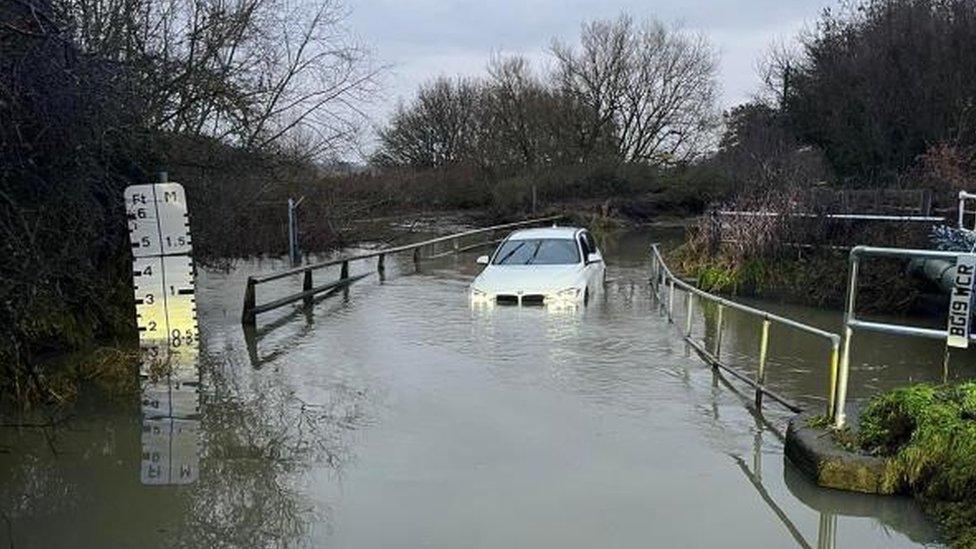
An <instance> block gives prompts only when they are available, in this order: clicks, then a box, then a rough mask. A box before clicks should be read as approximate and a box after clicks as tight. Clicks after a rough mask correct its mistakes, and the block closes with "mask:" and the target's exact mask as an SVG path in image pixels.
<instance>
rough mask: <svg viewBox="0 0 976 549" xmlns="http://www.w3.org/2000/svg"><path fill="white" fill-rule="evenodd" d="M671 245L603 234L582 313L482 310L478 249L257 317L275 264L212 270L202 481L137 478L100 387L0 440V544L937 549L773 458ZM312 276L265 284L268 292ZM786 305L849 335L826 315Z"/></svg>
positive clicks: (770, 442) (130, 422) (901, 513)
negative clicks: (713, 346)
mask: <svg viewBox="0 0 976 549" xmlns="http://www.w3.org/2000/svg"><path fill="white" fill-rule="evenodd" d="M662 238H663V239H665V240H668V239H669V238H673V233H670V232H669V233H666V234H657V231H654V230H641V231H631V232H626V233H622V234H618V235H610V236H607V237H606V238H605V240H604V242H603V247H604V252H605V256H606V257H607V263H608V265H607V271H608V274H607V276H608V281H607V283H606V290H605V293H604V294H603V295H602V296H598V297H596V298H595V299H593V300H592V301H591V303H590V304H589V306H587V307H585V308H584V309H582V310H578V311H573V310H569V311H547V310H544V309H532V308H525V309H519V308H507V307H503V308H494V309H472V308H471V307H470V305H469V303H468V300H467V296H466V286H467V284H468V282H469V281H470V280H471V279H472V278H473V276H474V275H475V274H476V272H477V268H476V265H475V264H474V255H475V254H465V255H461V256H459V257H447V258H444V259H440V260H434V261H431V262H428V263H425V264H424V265H423V266H422V268H421V270H420V272H419V273H416V272H414V268H413V265H412V262H411V260H410V257H409V255H404V256H403V257H400V258H390V259H388V264H387V276H386V280H385V281H382V282H381V281H380V280H378V279H377V277H375V276H371V277H369V278H367V279H365V280H363V281H361V282H359V283H357V284H356V285H355V286H353V287H352V288H351V289H350V290H349V291H348V293H347V294H342V293H340V294H338V295H335V296H332V297H329V298H327V299H323V300H320V301H319V302H318V303H317V304H316V305H315V306H314V308H313V309H312V310H311V311H310V312H308V311H305V312H303V311H299V310H297V309H290V308H285V309H283V310H281V311H280V312H273V313H267V314H264V315H261V316H260V317H259V319H258V327H257V330H256V331H254V332H248V333H246V332H245V331H244V330H243V329H242V327H241V324H240V307H241V301H242V294H243V289H244V280H245V279H246V277H247V276H248V275H249V274H253V273H257V272H269V271H271V270H273V269H276V268H281V267H282V265H281V263H279V262H275V261H263V262H257V261H255V262H250V263H244V264H241V265H239V266H238V268H236V269H235V270H233V271H232V272H230V273H218V272H206V271H204V272H201V273H200V274H199V278H198V281H197V288H198V293H197V295H198V309H199V319H200V330H201V338H202V339H201V349H200V359H199V360H200V371H201V379H202V383H201V386H200V394H199V398H200V401H199V414H198V416H195V418H194V420H193V422H192V423H193V425H192V428H189V429H188V431H187V432H189V433H191V434H192V435H193V436H194V437H197V438H198V445H197V447H196V449H193V450H191V451H193V452H196V451H198V452H199V456H198V457H194V459H192V460H191V461H193V463H194V465H195V467H197V469H198V470H197V471H195V473H194V477H193V481H192V482H189V483H187V484H183V485H165V484H162V485H160V484H157V485H149V484H146V483H145V482H144V481H145V475H144V471H142V468H144V463H142V459H141V458H142V457H143V456H142V450H143V448H144V441H142V436H143V435H144V433H143V432H142V425H143V424H142V421H141V419H140V410H139V407H138V405H136V404H128V403H124V402H118V401H117V400H111V399H107V398H106V397H105V396H101V395H97V394H92V393H91V392H88V393H86V394H84V395H82V398H81V400H80V401H79V403H78V405H77V406H76V407H75V409H74V410H72V411H71V418H70V419H69V420H67V421H65V422H63V423H60V424H58V425H56V426H53V427H49V428H44V429H36V428H27V427H25V428H11V427H7V428H4V429H2V430H0V511H2V519H3V520H2V521H0V544H6V543H8V542H9V544H10V545H11V546H13V547H68V546H70V547H79V546H93V547H94V546H98V547H108V546H124V547H135V546H140V547H157V546H159V547H170V546H185V547H269V546H271V547H279V546H280V547H285V546H287V547H293V546H294V547H355V548H372V547H452V548H453V547H560V548H563V547H594V546H597V547H636V546H650V547H750V548H752V547H794V546H799V547H857V548H864V547H912V546H919V545H925V546H940V542H939V539H938V536H937V532H936V530H935V528H934V527H933V526H932V525H931V524H930V523H929V522H928V521H927V520H926V519H925V517H924V516H923V515H922V514H921V512H920V511H919V509H918V508H917V506H916V505H915V503H914V502H913V501H912V500H910V499H906V498H890V497H889V498H881V497H873V496H864V495H856V494H849V493H842V492H837V491H832V490H825V489H820V488H817V487H816V486H814V485H812V484H811V483H810V482H809V481H807V480H806V479H805V478H804V477H802V475H801V474H800V473H799V472H798V471H797V470H795V469H794V468H793V467H792V466H791V465H790V463H789V462H788V461H787V460H785V459H784V456H783V444H782V440H781V438H780V434H779V433H780V432H781V431H782V430H783V428H784V426H785V421H786V419H787V418H788V417H789V416H788V413H786V412H785V411H782V410H779V409H777V408H776V407H775V406H772V407H770V408H768V409H767V410H765V412H764V415H763V417H759V416H757V415H755V414H754V413H753V412H752V411H750V407H749V403H750V402H751V400H752V396H751V394H750V393H749V392H748V391H747V388H746V387H745V386H743V385H741V384H739V383H738V382H735V381H731V382H730V381H727V380H726V379H725V378H724V377H721V376H718V375H716V374H715V373H713V371H712V370H711V369H710V368H708V367H706V366H705V365H704V364H703V363H702V362H701V360H700V359H699V358H698V357H697V356H696V355H694V354H693V353H691V352H690V351H689V349H688V347H687V346H686V344H685V343H684V342H683V341H682V339H681V337H680V331H681V329H682V327H683V318H678V319H676V320H677V321H676V323H675V324H669V323H668V322H667V320H666V319H665V318H663V317H662V316H661V315H660V314H659V308H658V306H657V305H656V304H655V303H654V302H653V301H652V299H651V294H650V289H649V286H648V284H647V272H648V271H647V266H648V256H647V250H648V245H649V243H650V242H651V241H652V240H658V239H662ZM372 267H373V265H372V264H369V265H355V264H354V265H353V266H352V270H353V273H355V272H356V271H357V270H368V269H370V268H372ZM332 276H334V273H330V274H329V278H325V277H324V276H322V279H323V281H325V280H328V279H331V277H332ZM317 283H318V281H317ZM300 284H301V281H300V280H297V279H296V280H287V281H284V282H283V283H281V284H280V285H277V286H275V287H274V288H272V287H268V288H265V287H264V286H261V287H259V288H258V296H259V302H265V301H267V300H269V299H271V298H273V297H275V296H276V295H282V294H283V293H285V292H287V291H288V290H292V289H294V288H296V287H300ZM680 304H683V302H681V301H679V305H680ZM771 307H773V308H774V309H775V310H776V311H777V312H781V313H784V314H787V315H789V316H792V317H795V318H803V319H805V320H807V321H809V322H811V323H814V324H817V325H819V326H823V327H826V328H829V329H832V330H837V329H838V327H839V322H840V316H839V314H838V313H836V312H822V311H815V310H812V309H807V308H802V307H787V306H779V305H772V306H771ZM676 309H677V310H678V311H683V310H684V309H683V307H681V306H678V307H676ZM727 318H728V325H727V326H728V327H727V331H726V333H725V339H724V343H723V356H725V357H728V358H729V359H730V361H731V362H732V363H733V364H736V365H738V366H740V367H741V368H742V369H743V371H746V372H752V371H753V366H752V364H754V363H755V355H756V354H757V352H756V349H757V347H758V332H757V330H756V328H757V326H758V325H757V324H756V323H755V321H754V320H752V319H748V318H745V317H743V316H741V315H736V314H730V315H729V316H728V317H727ZM706 325H707V322H706V321H705V319H704V318H702V317H696V319H695V330H696V333H698V334H702V333H703V332H704V330H705V329H706ZM906 345H910V346H909V347H906ZM770 356H771V359H770V365H769V370H768V372H769V373H768V382H769V383H770V385H771V386H772V387H773V388H774V389H776V390H778V391H779V392H780V393H782V394H784V395H786V396H788V397H790V398H792V399H794V400H796V401H798V402H800V403H802V404H804V405H805V406H808V407H811V408H813V409H818V408H819V407H822V406H823V403H824V398H823V395H824V394H825V392H826V386H827V385H826V384H827V370H826V367H827V355H826V350H824V349H823V348H822V345H821V344H820V343H819V342H818V341H816V340H812V339H810V338H807V337H806V336H802V335H794V334H789V333H787V332H781V331H778V330H777V329H776V328H774V330H773V333H772V340H771V348H770ZM936 365H938V366H937V367H936ZM852 368H853V370H854V372H853V374H852V380H851V393H852V395H853V397H854V398H855V399H863V398H864V397H866V396H869V395H870V394H873V393H874V392H876V391H878V390H880V389H883V388H885V387H890V386H893V385H897V384H900V383H904V382H905V381H907V380H908V379H914V380H920V379H940V377H941V375H942V370H941V348H939V347H938V346H937V345H928V344H922V343H917V342H916V343H911V344H898V343H897V342H893V341H888V340H885V339H884V338H867V337H865V338H864V339H859V340H857V341H856V343H855V356H854V360H853V361H852ZM970 369H971V367H970V366H961V367H959V368H958V369H955V370H953V371H952V372H951V374H952V375H953V376H956V375H971V373H972V372H971V371H970ZM186 449H187V447H184V446H180V445H179V444H172V443H171V444H170V448H169V449H168V450H167V451H169V452H170V453H172V454H173V455H176V454H178V453H179V452H181V451H186ZM184 457H185V456H184Z"/></svg>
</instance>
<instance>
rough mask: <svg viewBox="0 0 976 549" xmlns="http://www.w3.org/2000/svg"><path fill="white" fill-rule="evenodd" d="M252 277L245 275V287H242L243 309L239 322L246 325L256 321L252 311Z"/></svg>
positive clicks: (252, 324)
mask: <svg viewBox="0 0 976 549" xmlns="http://www.w3.org/2000/svg"><path fill="white" fill-rule="evenodd" d="M254 300H255V297H254V279H253V278H251V277H247V287H246V288H244V310H243V312H242V313H241V323H242V324H244V325H246V326H254V324H255V323H256V322H257V315H256V314H255V313H254V307H255V305H254Z"/></svg>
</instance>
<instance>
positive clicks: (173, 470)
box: [139, 344, 200, 485]
mask: <svg viewBox="0 0 976 549" xmlns="http://www.w3.org/2000/svg"><path fill="white" fill-rule="evenodd" d="M159 349H160V347H158V346H153V347H149V348H146V349H144V354H145V360H144V363H143V368H142V370H143V372H142V400H141V402H142V408H141V409H142V434H141V441H142V460H141V465H140V474H139V478H140V480H141V481H142V483H143V484H148V485H166V484H191V483H193V482H196V481H197V479H198V478H199V476H200V471H199V465H200V457H199V454H200V433H199V430H200V421H199V417H200V416H199V413H200V397H199V386H200V383H199V377H200V372H199V369H198V364H197V356H198V353H197V350H196V346H195V344H194V345H188V346H184V347H183V348H181V349H169V348H167V347H164V348H163V349H164V351H163V352H162V354H163V355H164V356H162V357H160V356H159V355H160V351H159ZM154 356H155V358H153V357H154ZM160 372H162V373H160Z"/></svg>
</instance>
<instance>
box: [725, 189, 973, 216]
mask: <svg viewBox="0 0 976 549" xmlns="http://www.w3.org/2000/svg"><path fill="white" fill-rule="evenodd" d="M972 197H973V198H976V195H972ZM715 213H716V214H717V215H720V216H728V217H782V216H784V215H785V216H786V217H804V218H823V219H840V220H847V221H898V222H917V223H938V222H942V223H945V221H946V218H945V217H942V216H938V215H888V214H855V213H836V214H814V213H787V214H781V213H779V212H748V211H733V210H719V211H717V212H715Z"/></svg>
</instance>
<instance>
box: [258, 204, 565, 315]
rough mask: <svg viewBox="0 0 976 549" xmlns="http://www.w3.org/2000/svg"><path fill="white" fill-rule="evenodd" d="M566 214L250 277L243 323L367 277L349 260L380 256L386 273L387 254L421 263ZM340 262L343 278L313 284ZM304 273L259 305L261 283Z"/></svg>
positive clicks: (380, 270)
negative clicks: (315, 275)
mask: <svg viewBox="0 0 976 549" xmlns="http://www.w3.org/2000/svg"><path fill="white" fill-rule="evenodd" d="M563 217H564V216H562V215H553V216H549V217H541V218H536V219H528V220H525V221H516V222H513V223H503V224H501V225H492V226H491V227H482V228H479V229H473V230H470V231H464V232H460V233H455V234H451V235H447V236H440V237H437V238H431V239H429V240H424V241H423V242H415V243H413V244H404V245H402V246H395V247H392V248H383V249H381V250H374V251H371V252H366V253H362V254H357V255H351V256H345V257H340V258H337V259H332V260H330V261H323V262H321V263H315V264H312V265H304V266H301V267H295V268H293V269H288V270H285V271H280V272H277V273H270V274H266V275H259V276H250V277H248V279H247V288H246V289H245V291H244V308H243V312H242V313H241V322H242V323H243V324H245V325H249V326H253V325H254V324H255V323H256V322H257V315H258V314H260V313H264V312H267V311H271V310H274V309H277V308H279V307H282V306H284V305H287V304H289V303H294V302H296V301H304V302H305V304H306V305H310V304H311V303H312V299H313V297H314V296H315V295H316V294H318V293H321V292H325V291H329V290H334V289H337V288H341V287H344V286H348V285H349V284H352V283H353V282H355V281H357V280H359V279H361V278H364V277H365V276H367V275H356V276H349V263H350V262H353V261H362V260H365V259H372V258H377V261H376V271H377V272H378V273H379V274H380V275H382V274H383V273H384V272H385V271H386V266H385V260H386V256H388V255H393V254H398V253H403V252H410V251H412V252H413V260H414V263H415V264H417V265H419V264H420V261H421V260H422V259H434V258H437V257H443V256H445V255H450V254H455V253H460V252H464V251H468V250H473V249H475V248H479V247H482V246H487V245H490V244H496V243H498V242H499V241H500V240H499V239H492V240H489V241H487V242H479V243H476V244H471V245H467V246H462V245H461V239H462V238H465V237H468V236H474V235H479V234H484V233H490V232H493V231H498V230H502V229H513V228H516V227H526V226H530V225H537V224H540V223H548V222H550V221H558V220H560V219H562V218H563ZM442 242H451V243H452V244H453V246H452V249H451V250H450V251H448V252H445V253H441V254H436V255H432V256H430V257H427V258H422V257H421V255H420V250H421V249H422V248H424V247H427V246H434V245H435V244H440V243H442ZM336 265H340V266H341V268H340V271H339V279H338V280H334V281H332V282H329V283H327V284H323V285H321V286H313V283H312V272H313V271H316V270H319V269H324V268H326V267H334V266H336ZM296 274H301V275H303V281H302V291H301V292H298V293H295V294H290V295H287V296H285V297H282V298H280V299H276V300H274V301H271V302H268V303H264V304H261V305H257V304H256V301H257V295H256V294H257V286H258V285H259V284H264V283H267V282H272V281H275V280H279V279H282V278H285V277H288V276H291V275H296Z"/></svg>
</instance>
